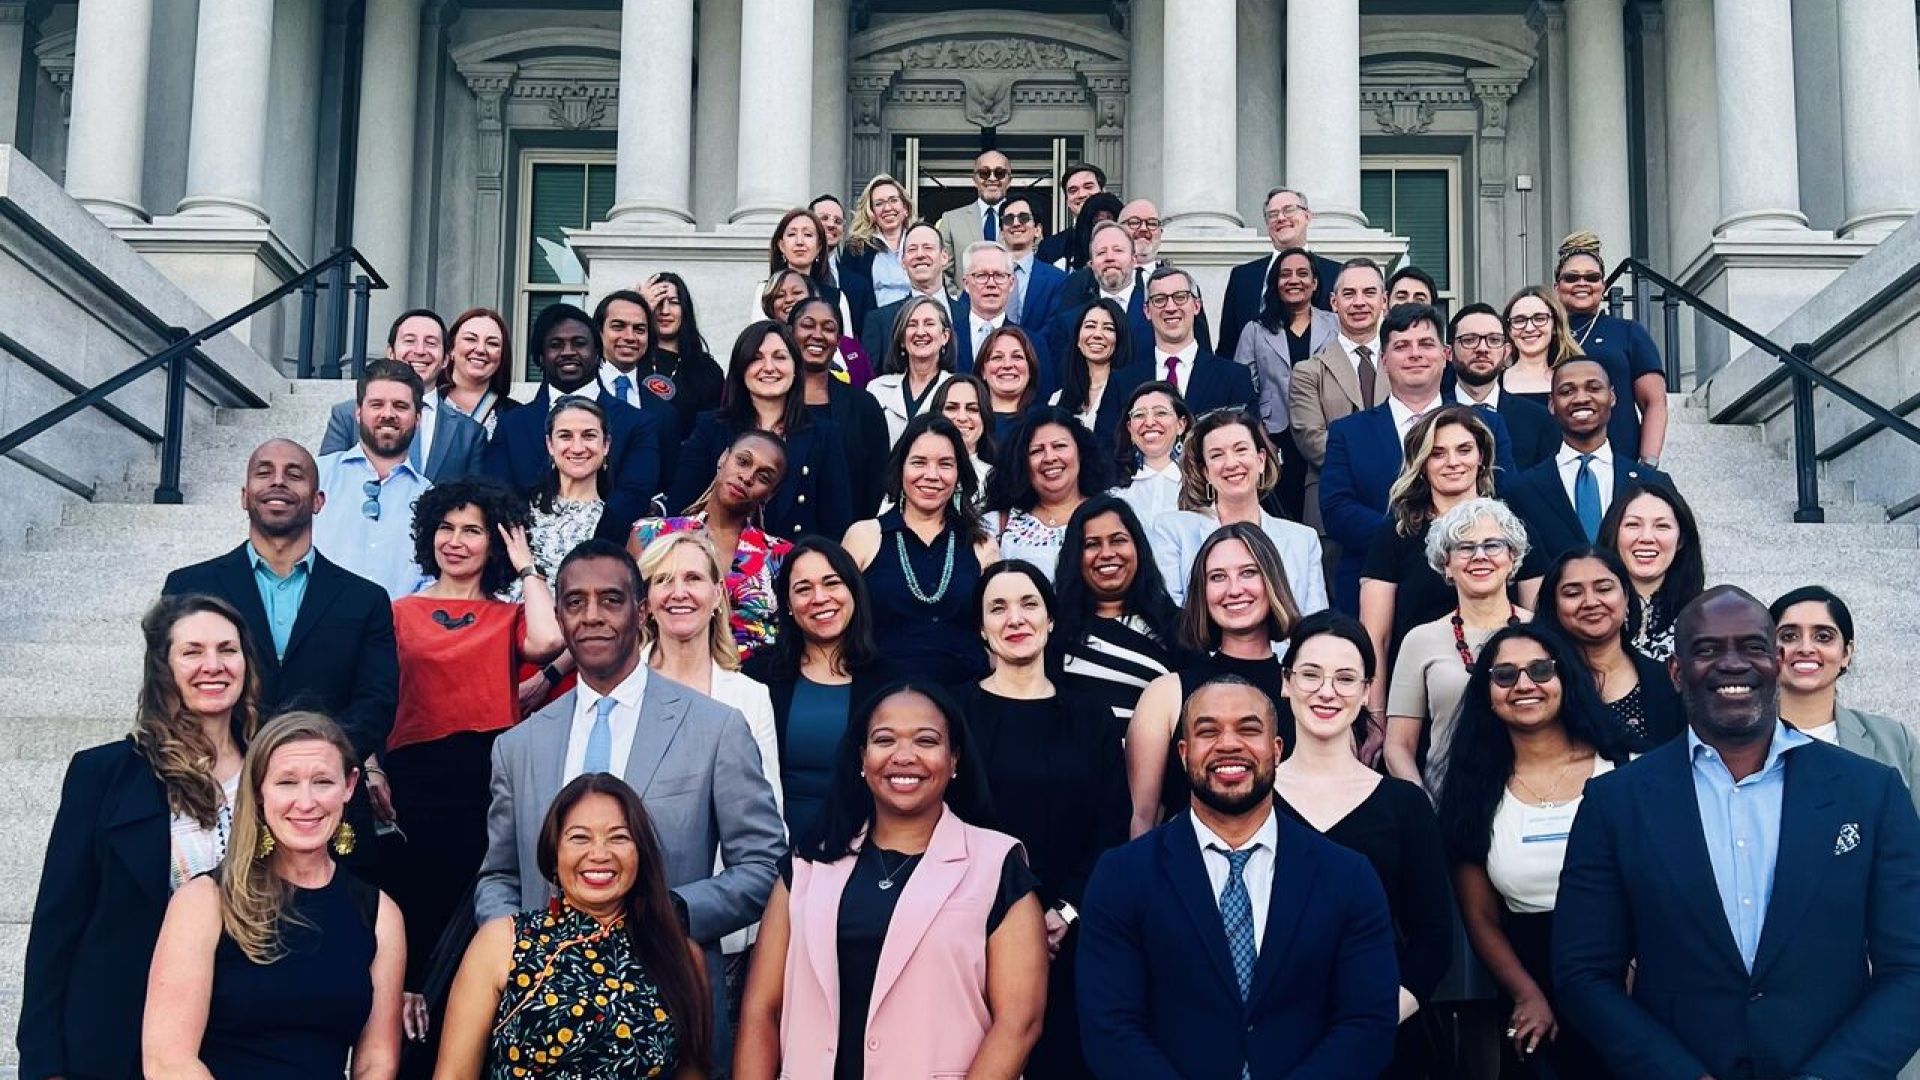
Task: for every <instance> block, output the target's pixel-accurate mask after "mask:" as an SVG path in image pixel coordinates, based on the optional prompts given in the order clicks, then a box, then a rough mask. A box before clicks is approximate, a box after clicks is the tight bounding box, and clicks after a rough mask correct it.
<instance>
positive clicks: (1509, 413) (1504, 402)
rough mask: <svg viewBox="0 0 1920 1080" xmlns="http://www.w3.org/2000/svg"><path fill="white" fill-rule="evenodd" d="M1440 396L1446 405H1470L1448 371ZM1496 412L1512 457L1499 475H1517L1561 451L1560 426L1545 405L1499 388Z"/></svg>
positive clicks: (1501, 466)
mask: <svg viewBox="0 0 1920 1080" xmlns="http://www.w3.org/2000/svg"><path fill="white" fill-rule="evenodd" d="M1440 397H1441V398H1442V399H1443V400H1445V401H1446V402H1447V403H1448V404H1449V405H1471V404H1473V402H1472V401H1471V400H1469V399H1468V397H1467V396H1466V395H1465V394H1462V393H1461V392H1460V381H1459V379H1458V378H1456V377H1455V376H1454V373H1453V370H1452V369H1451V368H1449V369H1448V370H1447V374H1446V377H1445V378H1444V379H1443V380H1442V381H1441V383H1440ZM1495 411H1497V412H1498V413H1499V414H1500V419H1501V420H1503V421H1505V422H1506V425H1507V437H1508V438H1510V439H1512V440H1513V457H1512V458H1511V459H1510V460H1507V461H1502V462H1501V463H1500V472H1501V475H1503V476H1507V477H1515V476H1519V475H1520V474H1521V473H1523V472H1526V471H1527V470H1528V469H1531V468H1533V467H1534V466H1535V465H1538V464H1540V463H1541V462H1543V461H1545V460H1547V459H1548V458H1550V457H1552V456H1553V455H1555V454H1557V453H1559V452H1560V425H1559V424H1556V423H1554V421H1553V414H1552V413H1550V412H1548V411H1547V407H1546V406H1545V405H1542V404H1540V403H1539V402H1537V401H1532V400H1529V399H1527V398H1523V397H1521V396H1520V395H1518V394H1509V393H1507V392H1506V390H1505V389H1502V390H1501V391H1500V404H1499V405H1497V406H1495Z"/></svg>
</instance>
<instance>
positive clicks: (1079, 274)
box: [1047, 221, 1153, 357]
mask: <svg viewBox="0 0 1920 1080" xmlns="http://www.w3.org/2000/svg"><path fill="white" fill-rule="evenodd" d="M1145 285H1146V282H1145V280H1143V277H1142V275H1141V273H1140V269H1139V264H1138V262H1137V261H1136V260H1135V259H1134V256H1133V237H1132V236H1131V235H1129V234H1128V233H1127V227H1126V226H1124V225H1122V224H1120V223H1119V222H1117V221H1103V222H1101V223H1100V224H1098V225H1095V226H1094V227H1093V237H1092V240H1091V242H1090V243H1089V245H1088V262H1087V265H1085V266H1083V267H1081V268H1080V269H1078V270H1075V271H1074V272H1073V273H1071V274H1068V275H1067V280H1066V282H1065V283H1064V284H1063V285H1062V286H1061V288H1060V310H1059V312H1058V313H1057V314H1055V315H1054V318H1053V325H1052V326H1051V327H1049V328H1048V331H1047V348H1048V350H1049V351H1051V352H1052V354H1053V355H1055V356H1062V357H1064V356H1071V355H1073V337H1074V331H1075V330H1076V329H1077V327H1078V322H1079V319H1080V314H1081V312H1083V311H1085V310H1086V307H1087V305H1088V304H1090V303H1092V302H1093V301H1095V300H1097V299H1099V298H1101V297H1105V298H1106V299H1108V300H1111V301H1113V302H1114V303H1116V304H1119V305H1120V308H1121V310H1123V311H1125V312H1126V313H1127V338H1128V340H1130V341H1132V342H1133V344H1134V346H1135V347H1136V348H1137V347H1138V346H1139V344H1140V342H1142V341H1150V340H1152V339H1153V326H1152V324H1150V323H1149V322H1148V321H1147V291H1146V288H1145Z"/></svg>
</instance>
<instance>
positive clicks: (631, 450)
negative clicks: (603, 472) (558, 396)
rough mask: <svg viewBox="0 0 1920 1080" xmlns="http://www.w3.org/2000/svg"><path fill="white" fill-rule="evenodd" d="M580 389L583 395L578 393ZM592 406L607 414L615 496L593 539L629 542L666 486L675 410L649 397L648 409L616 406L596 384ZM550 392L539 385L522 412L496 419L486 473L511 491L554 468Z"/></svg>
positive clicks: (676, 425) (530, 486) (611, 495)
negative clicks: (550, 449)
mask: <svg viewBox="0 0 1920 1080" xmlns="http://www.w3.org/2000/svg"><path fill="white" fill-rule="evenodd" d="M581 389H583V390H584V389H586V388H585V387H582V388H581ZM593 389H594V391H595V400H597V401H598V402H599V403H600V407H601V408H602V409H605V410H606V412H607V436H608V443H609V446H608V449H607V470H608V472H609V473H611V475H612V481H613V484H612V487H613V490H612V491H611V492H610V493H609V494H608V496H607V508H606V509H605V510H604V511H602V512H601V514H600V527H599V528H598V529H596V530H595V532H594V535H596V536H599V537H602V538H604V539H608V540H612V541H613V542H615V543H617V544H625V543H626V542H627V533H628V532H630V531H631V530H632V529H633V523H634V522H636V521H638V520H640V519H641V518H643V517H647V516H649V515H650V513H651V509H650V507H651V505H652V503H653V497H654V496H655V495H658V494H660V492H661V490H662V488H663V487H664V486H665V481H666V478H667V477H668V476H670V475H672V474H671V473H669V472H668V471H667V468H668V462H669V460H670V458H669V449H670V447H669V444H670V443H672V441H673V440H672V439H671V438H670V437H669V433H670V432H673V431H677V430H678V428H679V417H678V414H676V413H675V412H674V410H673V406H672V405H671V404H669V403H667V402H665V401H661V400H660V399H659V398H656V397H654V396H653V395H652V394H646V395H644V397H645V398H646V400H647V401H649V402H651V404H650V405H649V406H648V407H647V408H645V409H636V408H634V407H633V406H631V405H629V404H627V403H626V402H624V401H621V400H619V399H618V398H616V397H614V396H613V395H612V394H609V393H607V391H606V389H605V388H604V387H602V386H601V385H600V384H599V383H598V382H595V383H594V384H593ZM551 392H552V388H551V387H549V386H548V385H547V384H545V383H542V384H540V392H539V393H538V394H536V395H534V398H533V400H532V401H531V402H529V403H528V404H529V405H531V406H533V407H532V408H526V409H515V410H514V411H513V412H511V413H508V414H507V415H506V416H503V417H501V418H500V422H499V424H497V425H496V426H495V427H494V429H493V438H492V439H490V440H488V442H487V456H486V473H487V475H488V476H491V477H494V478H495V479H497V480H501V481H503V482H505V483H506V484H507V485H508V486H509V487H512V488H513V489H514V490H515V491H522V492H524V491H530V490H532V489H533V488H534V487H535V486H537V485H538V484H540V483H541V482H542V481H544V480H545V479H546V478H547V472H548V470H549V469H551V468H552V467H553V463H552V461H551V459H549V458H548V457H547V413H548V411H549V409H548V405H547V402H548V395H549V394H550V393H551Z"/></svg>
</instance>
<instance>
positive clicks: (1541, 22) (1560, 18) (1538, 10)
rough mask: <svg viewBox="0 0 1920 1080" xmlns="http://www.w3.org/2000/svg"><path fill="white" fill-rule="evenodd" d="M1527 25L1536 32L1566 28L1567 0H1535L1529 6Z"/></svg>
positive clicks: (1544, 32) (1541, 32) (1543, 32)
mask: <svg viewBox="0 0 1920 1080" xmlns="http://www.w3.org/2000/svg"><path fill="white" fill-rule="evenodd" d="M1527 26H1528V27H1530V28H1531V29H1532V30H1533V32H1534V33H1536V34H1546V33H1550V32H1553V31H1564V30H1566V28H1567V5H1566V0H1533V3H1532V4H1530V5H1529V6H1528V7H1527Z"/></svg>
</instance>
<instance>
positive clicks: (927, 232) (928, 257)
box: [860, 221, 951, 375]
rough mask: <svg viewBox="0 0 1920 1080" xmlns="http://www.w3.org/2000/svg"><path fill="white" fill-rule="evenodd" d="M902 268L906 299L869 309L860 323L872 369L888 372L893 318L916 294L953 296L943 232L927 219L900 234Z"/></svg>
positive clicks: (943, 298) (862, 345) (938, 296)
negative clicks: (904, 273) (948, 277)
mask: <svg viewBox="0 0 1920 1080" xmlns="http://www.w3.org/2000/svg"><path fill="white" fill-rule="evenodd" d="M900 268H901V269H902V270H904V271H906V274H907V288H908V290H909V292H908V293H907V296H906V299H904V300H895V301H894V302H893V303H891V304H887V305H885V306H883V307H878V308H875V309H873V310H872V311H871V312H868V313H867V317H866V319H865V320H864V321H863V322H862V324H861V327H860V347H861V348H863V349H865V350H867V357H868V358H869V359H870V360H872V361H873V373H874V374H876V375H884V374H886V373H887V361H888V360H889V359H890V358H889V357H888V355H887V352H888V350H889V348H890V347H891V346H892V345H893V320H894V319H896V318H898V317H899V315H900V312H901V310H902V309H904V308H905V307H906V306H907V301H908V300H912V299H914V298H915V297H920V296H931V297H935V298H937V299H940V300H950V299H951V298H950V297H948V296H947V283H946V278H945V275H946V272H947V249H946V248H944V247H942V246H941V244H940V233H939V231H938V230H936V229H935V228H934V227H933V226H931V225H929V224H927V223H926V222H924V221H916V222H914V223H913V224H911V225H909V226H907V232H906V235H904V236H902V237H901V238H900Z"/></svg>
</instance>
